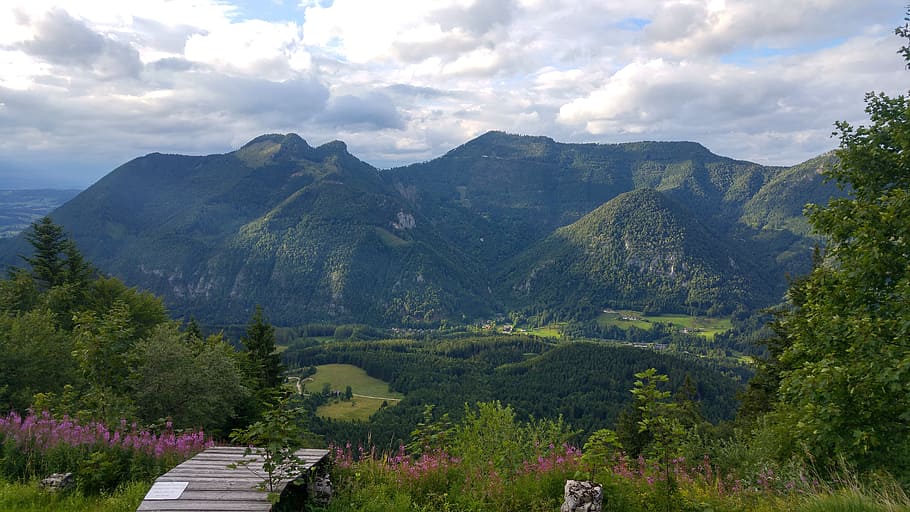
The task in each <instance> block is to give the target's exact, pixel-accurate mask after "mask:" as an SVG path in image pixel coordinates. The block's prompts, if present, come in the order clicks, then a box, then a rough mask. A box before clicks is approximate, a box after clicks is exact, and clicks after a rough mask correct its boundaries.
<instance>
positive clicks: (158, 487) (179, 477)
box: [138, 446, 329, 512]
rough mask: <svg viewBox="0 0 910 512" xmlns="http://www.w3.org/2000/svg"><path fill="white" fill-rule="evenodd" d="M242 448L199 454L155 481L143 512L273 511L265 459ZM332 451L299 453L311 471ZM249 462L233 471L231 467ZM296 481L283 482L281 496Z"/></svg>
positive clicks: (145, 500)
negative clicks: (263, 486)
mask: <svg viewBox="0 0 910 512" xmlns="http://www.w3.org/2000/svg"><path fill="white" fill-rule="evenodd" d="M244 451H245V448H242V447H231V446H224V447H214V448H209V449H207V450H205V451H203V452H202V453H199V454H198V455H196V456H195V457H193V458H192V459H190V460H188V461H186V462H184V463H182V464H180V465H179V466H177V467H175V468H174V469H172V470H170V471H168V472H167V473H165V474H164V475H161V476H160V477H158V479H157V480H155V483H154V485H152V488H151V489H150V490H149V492H148V494H146V495H145V499H144V500H142V503H141V504H140V505H139V508H138V510H139V511H156V512H166V511H186V510H190V511H197V512H198V511H211V512H215V511H232V510H243V511H262V512H267V511H269V510H271V508H272V505H271V503H269V500H268V492H267V491H263V490H259V486H260V485H261V484H262V483H263V482H264V481H265V480H266V473H265V471H263V469H262V458H261V457H260V456H258V455H255V454H251V455H248V456H246V457H244V455H243V452H244ZM328 453H329V452H328V450H309V449H305V450H299V451H298V452H297V456H298V457H300V458H301V459H302V460H303V461H304V462H305V464H304V467H303V470H304V471H305V470H308V469H310V468H312V467H313V466H315V465H316V464H317V463H319V461H321V460H322V459H323V458H325V456H326V455H328ZM241 461H249V463H248V464H246V465H239V466H237V467H236V468H233V469H232V468H230V467H229V465H230V464H234V463H237V462H241ZM292 480H293V478H288V479H287V480H284V481H282V482H281V483H280V484H279V486H278V489H276V492H278V493H280V492H281V491H282V490H284V488H285V487H286V486H287V484H288V483H290V482H291V481H292Z"/></svg>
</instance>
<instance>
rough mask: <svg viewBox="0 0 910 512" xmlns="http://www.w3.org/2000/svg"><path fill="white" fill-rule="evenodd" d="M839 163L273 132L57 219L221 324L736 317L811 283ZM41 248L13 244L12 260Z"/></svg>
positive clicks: (71, 207) (136, 171)
mask: <svg viewBox="0 0 910 512" xmlns="http://www.w3.org/2000/svg"><path fill="white" fill-rule="evenodd" d="M833 163H834V157H833V156H832V155H830V154H827V155H822V156H820V157H818V158H816V159H813V160H810V161H808V162H805V163H802V164H800V165H796V166H793V167H770V166H762V165H759V164H755V163H751V162H745V161H739V160H733V159H730V158H725V157H721V156H718V155H715V154H713V153H711V152H710V151H708V150H707V149H706V148H704V147H703V146H701V145H699V144H696V143H691V142H638V143H627V144H565V143H559V142H555V141H553V140H552V139H549V138H547V137H531V136H518V135H510V134H505V133H501V132H489V133H486V134H484V135H482V136H480V137H478V138H476V139H474V140H471V141H469V142H467V143H465V144H463V145H461V146H459V147H457V148H455V149H453V150H451V151H449V152H448V153H446V154H445V155H443V156H441V157H439V158H436V159H433V160H431V161H428V162H423V163H417V164H412V165H409V166H405V167H399V168H393V169H386V170H379V169H376V168H374V167H372V166H370V165H369V164H367V163H364V162H362V161H360V160H359V159H357V158H356V157H355V156H353V155H351V154H350V153H349V152H348V150H347V147H346V145H345V144H344V143H342V142H338V141H335V142H330V143H328V144H324V145H322V146H319V147H312V146H310V145H309V144H307V143H306V141H304V140H303V139H302V138H301V137H299V136H298V135H296V134H287V135H279V134H271V135H263V136H260V137H257V138H255V139H253V140H252V141H250V142H249V143H247V144H246V145H244V146H243V147H242V148H240V149H238V150H236V151H233V152H231V153H227V154H221V155H208V156H182V155H165V154H160V153H152V154H149V155H146V156H143V157H140V158H136V159H134V160H132V161H130V162H128V163H126V164H124V165H122V166H120V167H119V168H117V169H115V170H114V171H112V172H111V173H110V174H108V175H107V176H105V177H104V178H102V179H101V180H99V181H98V182H97V183H95V184H94V185H92V186H91V187H89V188H88V189H86V190H85V191H83V192H82V193H80V194H79V195H78V196H76V197H75V198H73V199H72V200H70V201H69V202H67V203H66V204H65V205H63V206H61V207H60V208H58V209H57V210H55V211H54V212H53V214H52V218H53V219H54V221H55V222H57V223H59V224H61V225H63V226H64V228H65V230H66V231H67V232H68V233H69V234H70V236H71V237H72V238H73V239H74V240H75V241H76V243H77V245H78V247H79V248H80V249H81V250H82V252H83V253H84V254H85V256H86V257H87V259H88V260H89V261H91V262H93V263H94V265H95V266H96V267H97V268H98V269H100V270H101V271H102V272H104V273H108V274H112V275H115V276H118V277H120V278H121V279H123V280H124V281H125V282H126V283H128V284H130V285H134V286H139V287H142V288H145V289H148V290H151V291H153V292H155V293H157V294H160V295H162V296H163V297H164V298H165V302H166V304H167V305H168V306H169V308H170V309H171V311H172V312H173V313H174V314H175V316H186V317H188V316H193V317H195V318H197V319H198V320H200V321H202V322H205V323H209V324H231V323H242V322H244V321H245V320H246V319H247V318H248V317H249V314H250V312H251V311H252V309H253V308H254V306H255V305H256V304H260V305H262V306H263V308H264V309H265V311H266V313H267V315H268V317H269V319H270V320H271V321H272V322H274V323H276V324H279V325H295V324H302V323H305V322H313V321H332V322H364V323H375V324H419V323H422V322H436V321H439V320H442V319H449V320H455V321H464V320H470V319H476V318H480V317H486V316H491V315H496V314H503V313H506V312H509V311H526V312H540V311H550V312H555V314H556V315H557V316H558V317H560V318H566V319H567V318H576V319H581V318H590V317H591V316H592V315H595V314H596V313H597V312H598V311H600V310H601V309H603V308H633V309H644V310H648V311H653V312H691V313H712V314H714V313H716V314H722V313H729V312H730V311H733V310H734V309H737V308H745V309H753V308H758V307H763V306H766V305H769V304H773V303H776V302H777V301H779V300H780V298H781V296H782V293H783V291H784V290H785V288H786V284H787V283H786V278H785V276H786V275H787V274H799V273H802V272H805V271H806V270H808V267H809V264H810V253H811V247H812V245H813V244H815V243H817V240H815V239H813V238H812V236H811V234H810V233H809V231H808V228H807V224H806V222H805V220H804V218H803V216H802V210H803V207H804V206H805V204H806V203H809V202H817V203H825V202H827V200H828V198H829V197H831V196H835V195H838V194H841V192H840V191H838V190H837V189H836V187H834V186H833V185H831V184H827V183H825V182H824V181H823V179H822V176H821V175H820V170H821V169H823V168H825V166H830V165H833ZM27 250H28V248H27V247H26V246H24V245H23V241H22V239H21V237H20V238H18V239H14V240H12V241H5V243H4V245H3V247H2V252H3V257H4V261H6V262H8V263H10V264H15V258H14V254H16V253H24V252H27Z"/></svg>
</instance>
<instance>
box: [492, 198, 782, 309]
mask: <svg viewBox="0 0 910 512" xmlns="http://www.w3.org/2000/svg"><path fill="white" fill-rule="evenodd" d="M760 275H761V269H760V268H754V266H753V265H752V264H751V261H750V258H749V257H748V255H746V254H745V253H743V252H742V250H741V249H740V248H739V247H737V246H736V245H735V244H732V243H730V241H729V240H726V239H725V238H724V237H723V236H722V235H721V234H720V233H717V232H715V231H713V230H712V229H711V228H709V227H708V226H706V225H705V224H704V223H703V222H702V221H701V220H700V219H699V218H698V217H697V216H696V215H695V213H694V212H692V211H690V210H688V209H687V208H685V207H684V206H682V205H680V204H679V203H677V202H676V201H674V200H673V199H670V198H669V197H668V196H666V195H664V194H662V193H660V192H658V191H656V190H654V189H649V188H642V189H637V190H634V191H631V192H626V193H623V194H620V195H619V196H617V197H615V198H613V199H611V200H610V201H608V202H606V203H604V204H603V205H602V206H600V207H598V208H597V209H595V210H594V211H593V212H591V213H589V214H587V215H585V216H584V217H582V218H581V219H580V220H578V221H576V222H574V223H572V224H570V225H568V226H565V227H562V228H559V229H557V230H556V231H555V232H554V233H553V234H551V235H550V236H548V237H547V238H545V239H544V240H543V241H541V242H539V243H537V244H535V245H534V246H532V247H531V248H530V249H528V250H527V251H525V252H524V253H523V254H522V255H521V256H519V257H518V258H516V259H515V260H514V261H513V268H512V269H511V271H510V272H508V273H507V278H506V280H505V283H506V284H507V285H508V286H509V288H510V290H509V291H511V292H512V293H513V294H514V295H515V296H517V297H519V298H521V299H524V300H523V301H520V302H521V303H523V304H526V305H527V304H568V305H572V306H571V307H572V309H575V310H578V309H580V306H579V305H584V307H587V308H593V310H592V311H591V312H590V313H591V314H596V311H598V310H599V309H597V308H602V307H603V306H610V307H615V308H630V309H635V310H646V311H666V310H673V309H680V308H687V309H688V310H690V311H693V312H708V313H709V314H715V313H727V312H729V311H730V310H732V309H733V308H734V307H735V306H736V305H740V304H754V303H756V302H768V301H769V300H770V299H771V298H770V297H769V296H767V295H766V294H763V293H762V292H767V290H764V289H762V287H761V286H760V284H759V280H758V279H755V277H757V276H760Z"/></svg>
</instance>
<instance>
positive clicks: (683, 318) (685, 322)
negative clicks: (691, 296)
mask: <svg viewBox="0 0 910 512" xmlns="http://www.w3.org/2000/svg"><path fill="white" fill-rule="evenodd" d="M624 317H625V318H632V320H624V319H623V318H624ZM658 322H661V323H665V324H670V325H674V326H676V327H678V328H680V329H688V330H689V331H690V334H696V335H698V336H703V337H705V338H707V339H709V340H713V339H714V335H715V334H718V333H721V332H725V331H728V330H730V329H731V328H733V322H732V321H731V320H730V319H729V318H719V317H707V316H691V315H642V314H641V313H640V312H638V311H626V310H624V311H615V312H609V313H607V312H604V313H601V314H600V316H598V317H597V323H598V324H600V325H601V326H603V327H606V326H609V325H614V326H616V327H619V328H621V329H628V328H630V327H637V328H639V329H644V330H646V331H649V330H651V328H653V327H654V324H655V323H658Z"/></svg>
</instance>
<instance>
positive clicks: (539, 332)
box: [528, 324, 562, 338]
mask: <svg viewBox="0 0 910 512" xmlns="http://www.w3.org/2000/svg"><path fill="white" fill-rule="evenodd" d="M560 327H561V325H560V324H550V325H545V326H543V327H537V328H533V329H528V334H531V335H534V336H540V337H542V338H562V333H561V332H559V328H560Z"/></svg>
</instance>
